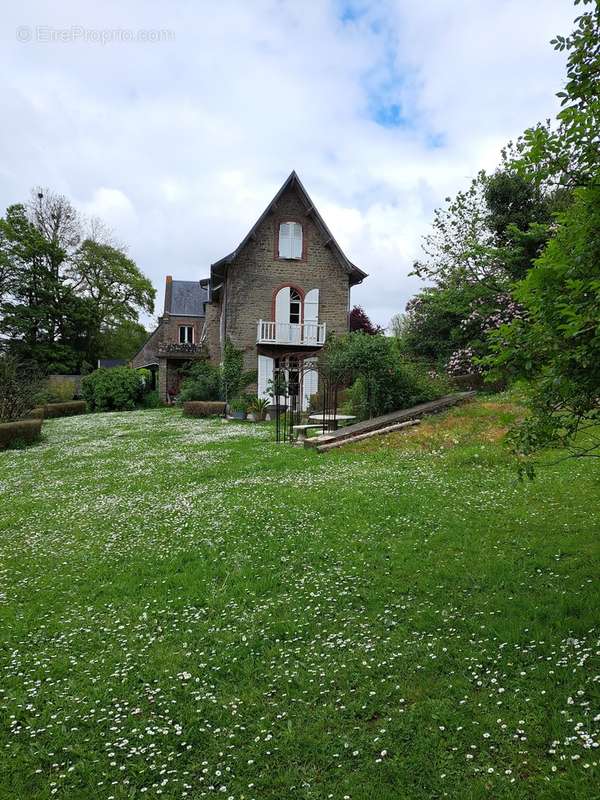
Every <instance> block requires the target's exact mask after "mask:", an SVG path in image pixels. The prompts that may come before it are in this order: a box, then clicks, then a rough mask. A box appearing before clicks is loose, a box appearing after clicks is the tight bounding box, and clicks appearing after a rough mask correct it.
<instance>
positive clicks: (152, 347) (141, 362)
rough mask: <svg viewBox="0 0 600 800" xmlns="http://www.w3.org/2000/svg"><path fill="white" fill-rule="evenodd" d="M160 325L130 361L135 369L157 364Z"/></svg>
mask: <svg viewBox="0 0 600 800" xmlns="http://www.w3.org/2000/svg"><path fill="white" fill-rule="evenodd" d="M160 328H161V323H160V322H159V325H158V328H156V330H155V331H153V332H152V333H151V334H150V336H149V337H148V339H147V341H146V343H145V344H144V346H143V347H142V349H141V350H140V351H139V352H138V353H136V355H135V356H134V357H133V358H132V359H131V366H132V367H134V368H135V369H139V368H140V367H145V366H146V365H148V364H158V343H159V342H160V341H161V336H162V334H161V332H160Z"/></svg>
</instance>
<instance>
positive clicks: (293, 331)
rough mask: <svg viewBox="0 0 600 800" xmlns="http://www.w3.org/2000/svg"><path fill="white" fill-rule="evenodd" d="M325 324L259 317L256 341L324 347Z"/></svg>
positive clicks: (259, 342) (260, 342)
mask: <svg viewBox="0 0 600 800" xmlns="http://www.w3.org/2000/svg"><path fill="white" fill-rule="evenodd" d="M325 326H326V323H325V322H302V323H295V322H272V321H269V320H264V319H259V320H258V324H257V326H256V342H257V344H285V345H290V344H291V345H297V346H298V347H322V346H323V345H324V344H325V336H326V330H325Z"/></svg>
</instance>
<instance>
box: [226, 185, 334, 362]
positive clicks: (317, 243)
mask: <svg viewBox="0 0 600 800" xmlns="http://www.w3.org/2000/svg"><path fill="white" fill-rule="evenodd" d="M291 220H293V221H296V222H300V223H301V224H302V228H303V257H302V259H300V260H298V259H280V258H279V257H278V254H277V249H276V243H277V231H278V229H279V224H280V223H281V222H285V221H291ZM285 285H293V286H295V287H297V288H298V289H300V290H301V292H302V293H304V294H306V292H308V291H309V290H310V289H319V322H325V323H327V334H330V333H343V332H345V331H346V330H347V329H348V305H349V291H350V284H349V275H348V273H347V272H346V270H345V269H344V268H343V267H342V265H341V264H340V263H339V261H338V260H337V258H336V257H335V255H334V254H333V252H332V251H331V249H330V248H328V247H327V246H326V245H325V243H324V242H323V238H322V235H321V233H320V232H319V230H318V228H317V227H316V225H315V224H314V222H313V220H312V218H311V217H310V215H307V214H306V211H305V208H304V206H303V204H302V203H301V201H300V199H299V197H298V195H297V194H296V192H295V191H294V190H293V189H290V190H288V191H287V192H286V193H285V194H284V195H282V197H281V198H280V199H279V200H278V203H277V208H276V209H275V211H274V213H272V214H269V215H268V216H267V217H266V219H265V220H264V221H263V223H262V224H261V225H260V226H259V228H258V229H257V231H256V236H255V237H254V239H251V240H250V241H249V242H248V243H247V244H246V246H245V247H244V249H243V251H242V252H240V253H239V255H238V256H237V258H236V259H235V261H234V262H233V263H232V264H230V265H229V267H228V272H227V279H226V293H227V294H226V335H227V336H229V337H230V338H231V341H232V343H233V344H234V345H235V347H237V348H239V349H241V350H243V352H244V368H245V369H256V363H257V358H256V324H257V322H258V320H259V319H264V320H272V319H273V318H274V314H273V299H274V294H275V292H276V291H277V290H278V289H279V288H281V286H285Z"/></svg>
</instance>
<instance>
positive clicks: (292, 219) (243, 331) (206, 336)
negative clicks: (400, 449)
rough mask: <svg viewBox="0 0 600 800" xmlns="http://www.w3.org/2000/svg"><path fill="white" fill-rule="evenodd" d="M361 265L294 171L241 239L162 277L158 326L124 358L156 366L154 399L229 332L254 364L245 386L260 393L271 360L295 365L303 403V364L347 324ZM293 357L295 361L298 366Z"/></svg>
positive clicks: (311, 389)
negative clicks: (203, 269) (253, 377)
mask: <svg viewBox="0 0 600 800" xmlns="http://www.w3.org/2000/svg"><path fill="white" fill-rule="evenodd" d="M365 277H366V273H365V272H363V271H362V270H361V269H359V268H358V267H357V266H355V265H354V264H353V263H352V262H351V261H350V260H349V259H348V258H347V257H346V255H345V254H344V253H343V251H342V249H341V248H340V246H339V245H338V243H337V242H336V240H335V239H334V237H333V235H332V234H331V232H330V230H329V228H328V227H327V225H326V224H325V221H324V220H323V218H322V217H321V215H320V214H319V212H318V211H317V209H316V208H315V206H314V204H313V202H312V200H311V199H310V197H309V195H308V193H307V191H306V189H305V188H304V186H303V185H302V183H301V181H300V179H299V178H298V176H297V175H296V173H295V172H292V173H291V175H290V176H289V177H288V179H287V180H286V181H285V183H284V184H283V186H282V187H281V189H280V190H279V191H278V192H277V194H276V195H275V197H274V198H273V200H272V201H271V202H270V203H269V205H268V206H267V208H266V209H265V211H264V212H263V213H262V214H261V216H260V217H259V218H258V220H257V221H256V223H255V224H254V225H253V226H252V228H251V230H250V231H249V232H248V234H247V236H246V237H245V238H244V240H243V241H242V242H241V243H240V244H239V245H238V247H236V249H235V250H233V251H232V252H231V253H229V255H226V256H224V257H223V258H221V259H219V260H218V261H216V262H215V263H214V264H212V265H211V267H210V275H209V277H208V278H203V279H201V280H199V281H179V280H173V279H172V277H171V276H167V279H166V286H165V307H164V313H163V315H162V317H160V319H159V324H158V327H157V328H156V330H155V331H154V332H153V333H152V334H151V336H150V337H149V339H148V340H147V341H146V343H145V344H144V346H143V347H142V349H141V350H140V351H139V352H138V353H137V354H136V356H135V357H134V358H133V360H132V365H133V366H134V367H148V368H150V369H152V370H155V371H157V372H158V387H159V394H160V397H161V399H162V400H167V399H168V397H169V396H173V395H174V394H176V393H177V390H178V385H179V381H180V373H179V369H180V367H181V366H182V365H183V363H184V362H186V361H190V360H193V359H194V358H200V357H206V355H208V357H209V358H210V360H211V361H212V362H213V363H215V364H219V363H221V362H222V358H223V348H224V345H225V342H226V340H227V339H230V341H231V342H232V344H233V345H234V346H235V347H236V348H238V349H239V350H241V351H242V352H243V354H244V369H246V370H257V372H258V381H257V384H256V385H255V386H253V387H250V391H254V392H256V393H257V394H258V395H259V396H260V397H264V398H267V399H268V383H269V380H270V379H271V377H272V375H273V370H274V368H275V367H281V368H284V369H289V370H290V383H292V376H291V372H292V371H297V373H298V375H300V378H298V377H296V379H295V381H294V385H297V387H298V388H297V391H298V392H299V394H301V396H302V406H303V407H304V408H306V406H307V404H308V398H309V397H310V395H311V394H314V393H315V392H316V391H318V375H317V372H316V371H315V370H312V369H310V359H311V357H313V358H314V357H315V356H316V355H317V353H318V351H319V350H320V348H321V347H322V346H323V345H324V343H325V339H326V337H327V336H328V335H329V334H332V333H343V332H345V331H347V330H348V316H349V310H350V290H351V288H352V286H354V285H356V284H357V283H361V281H363V280H364V278H365ZM299 365H302V366H301V367H299Z"/></svg>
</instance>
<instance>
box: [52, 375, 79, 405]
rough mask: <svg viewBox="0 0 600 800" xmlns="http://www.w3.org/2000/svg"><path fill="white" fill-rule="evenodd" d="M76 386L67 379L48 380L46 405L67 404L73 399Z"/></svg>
mask: <svg viewBox="0 0 600 800" xmlns="http://www.w3.org/2000/svg"><path fill="white" fill-rule="evenodd" d="M76 391H77V384H76V382H75V381H74V380H73V379H69V378H49V379H48V388H47V392H48V399H47V401H46V402H48V403H68V402H69V400H72V399H73V398H74V397H75V392H76Z"/></svg>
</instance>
